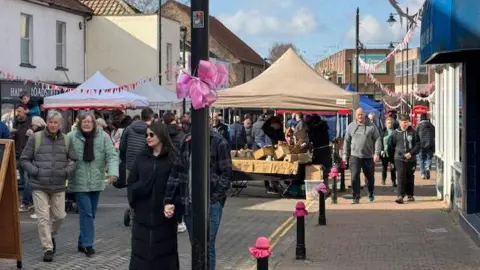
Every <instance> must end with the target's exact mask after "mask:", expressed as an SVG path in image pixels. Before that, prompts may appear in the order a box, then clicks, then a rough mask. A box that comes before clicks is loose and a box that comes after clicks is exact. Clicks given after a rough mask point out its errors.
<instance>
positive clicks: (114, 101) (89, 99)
mask: <svg viewBox="0 0 480 270" xmlns="http://www.w3.org/2000/svg"><path fill="white" fill-rule="evenodd" d="M117 87H118V85H116V84H115V83H113V82H111V81H110V80H108V79H107V78H106V77H105V76H103V74H102V73H100V72H99V71H97V72H96V73H95V74H94V75H93V76H92V77H90V78H89V79H88V80H87V81H85V82H84V83H82V84H81V85H80V86H78V87H77V88H76V89H75V90H74V91H70V92H68V93H64V94H59V95H54V96H50V97H46V98H45V99H44V104H43V107H44V108H45V109H60V110H69V109H73V110H78V109H126V108H144V107H148V98H146V97H144V96H140V95H137V94H134V93H131V92H128V91H117V92H112V91H109V92H106V91H104V90H107V89H114V88H117ZM82 90H84V91H82ZM85 90H90V91H85Z"/></svg>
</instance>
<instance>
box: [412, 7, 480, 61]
mask: <svg viewBox="0 0 480 270" xmlns="http://www.w3.org/2000/svg"><path fill="white" fill-rule="evenodd" d="M479 10H480V1H472V0H427V1H426V2H425V6H424V12H423V16H422V29H421V36H420V51H421V57H420V60H421V62H422V63H426V64H428V63H431V62H433V63H435V64H445V63H443V62H441V60H438V61H433V60H434V58H436V56H438V55H440V54H443V53H452V52H457V51H460V50H480V24H479V23H478V18H479V12H478V11H479ZM439 61H440V62H439Z"/></svg>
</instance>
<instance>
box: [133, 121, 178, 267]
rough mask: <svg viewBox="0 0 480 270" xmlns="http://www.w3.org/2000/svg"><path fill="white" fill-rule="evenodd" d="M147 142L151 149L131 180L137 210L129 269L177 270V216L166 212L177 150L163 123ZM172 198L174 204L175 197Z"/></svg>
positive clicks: (143, 155)
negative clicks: (165, 204)
mask: <svg viewBox="0 0 480 270" xmlns="http://www.w3.org/2000/svg"><path fill="white" fill-rule="evenodd" d="M146 142H147V144H148V148H147V149H145V150H144V151H143V152H142V153H140V155H139V156H138V157H137V160H136V161H135V163H134V165H133V167H132V171H131V173H130V176H129V180H128V182H129V183H130V185H129V186H128V202H129V204H130V207H131V208H132V209H133V210H134V211H135V220H134V223H133V228H132V253H131V259H130V267H129V269H130V270H149V269H151V270H156V269H164V270H177V269H180V263H179V258H178V244H177V222H176V219H175V218H173V213H172V215H170V214H169V215H166V213H165V212H164V210H165V209H164V199H165V198H166V196H168V195H166V192H167V191H166V188H168V184H167V182H168V181H169V176H170V175H171V173H172V170H173V168H174V167H173V166H174V165H173V164H174V162H175V158H176V156H177V155H176V150H175V147H174V146H173V143H172V141H171V139H170V136H169V135H168V131H167V127H166V126H165V125H164V124H162V123H160V122H159V121H155V122H153V123H152V124H151V125H150V126H149V127H148V128H147V131H146ZM164 195H165V198H164ZM170 199H171V201H170V202H171V203H172V204H173V203H174V202H175V198H173V197H170ZM173 208H174V207H173V206H172V211H173ZM175 209H176V210H177V208H175ZM168 210H169V211H170V210H171V209H170V208H169V209H168Z"/></svg>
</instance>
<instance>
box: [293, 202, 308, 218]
mask: <svg viewBox="0 0 480 270" xmlns="http://www.w3.org/2000/svg"><path fill="white" fill-rule="evenodd" d="M306 215H308V210H307V209H306V207H305V203H304V202H297V204H296V205H295V211H294V212H293V216H294V217H304V216H306Z"/></svg>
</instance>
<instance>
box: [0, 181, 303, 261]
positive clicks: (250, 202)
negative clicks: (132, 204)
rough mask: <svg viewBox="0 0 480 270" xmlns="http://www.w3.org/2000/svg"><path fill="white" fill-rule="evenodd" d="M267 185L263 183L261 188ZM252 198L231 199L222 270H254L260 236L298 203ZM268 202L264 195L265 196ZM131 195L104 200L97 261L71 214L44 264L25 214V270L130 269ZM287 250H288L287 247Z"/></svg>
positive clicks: (110, 192)
mask: <svg viewBox="0 0 480 270" xmlns="http://www.w3.org/2000/svg"><path fill="white" fill-rule="evenodd" d="M260 186H263V183H262V185H260ZM247 192H248V194H250V195H253V196H254V197H253V198H247V197H240V198H229V199H228V201H227V205H226V207H225V209H224V212H223V213H224V214H223V218H222V226H221V228H220V232H219V235H218V237H217V251H218V252H217V265H218V269H250V268H251V267H252V266H254V265H255V262H254V261H253V259H251V256H250V254H249V253H248V247H249V246H252V245H254V243H255V240H256V238H257V237H258V236H269V235H270V234H271V233H272V232H274V231H275V230H276V229H277V227H278V226H279V225H280V224H282V223H283V222H284V221H285V220H286V219H287V218H288V216H290V215H291V211H292V209H293V207H294V205H295V201H293V200H285V199H283V200H282V199H279V198H276V197H272V198H260V196H259V195H262V196H263V194H264V192H263V190H262V189H256V188H250V190H248V191H247ZM264 197H265V196H264ZM126 208H127V204H126V190H116V189H114V188H108V189H107V190H106V191H105V192H104V193H103V194H102V195H101V200H100V204H99V209H98V213H97V218H96V250H97V254H96V255H95V256H94V257H93V258H86V257H85V255H83V254H81V253H79V252H77V237H78V216H77V215H76V214H74V213H69V214H68V216H67V218H66V221H65V223H64V225H63V227H62V229H61V231H60V234H59V235H58V236H57V238H56V240H57V245H58V248H57V255H56V257H55V260H54V262H53V263H51V264H46V263H43V262H41V259H42V252H41V247H40V241H39V238H38V233H37V227H36V222H35V220H33V219H30V218H29V217H28V215H27V214H26V213H25V214H22V215H21V216H22V219H21V233H22V249H23V265H24V269H27V270H30V269H62V270H69V269H115V270H118V269H128V264H129V260H130V231H129V228H127V227H125V226H124V225H123V213H124V210H125V209H126ZM179 245H180V260H181V266H182V267H181V269H189V268H190V246H189V242H188V235H187V233H183V234H180V235H179ZM283 248H284V250H286V249H287V248H288V245H285V246H284V247H283ZM14 266H15V262H13V261H5V260H0V270H4V269H15V267H14Z"/></svg>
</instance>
